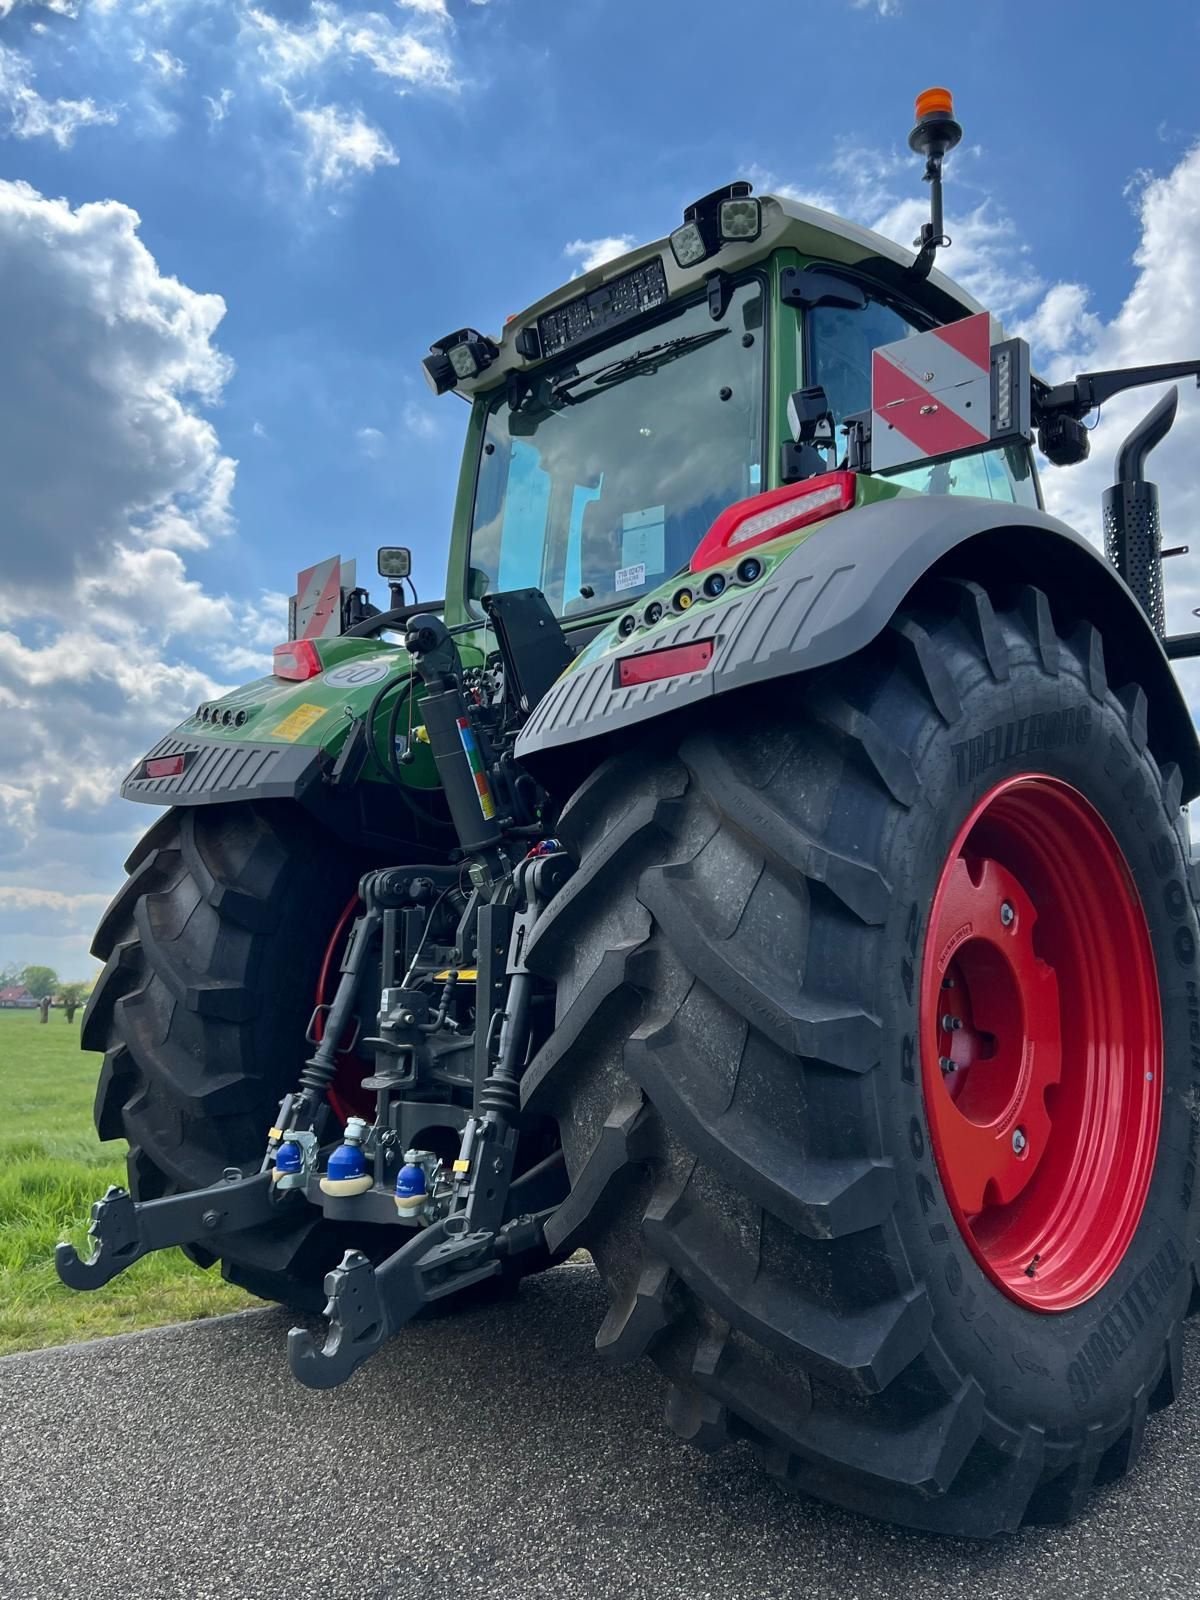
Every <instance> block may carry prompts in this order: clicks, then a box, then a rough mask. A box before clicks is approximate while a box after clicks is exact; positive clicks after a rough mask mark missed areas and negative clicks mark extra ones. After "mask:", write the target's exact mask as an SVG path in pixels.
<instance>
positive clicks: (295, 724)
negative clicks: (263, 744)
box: [269, 706, 329, 740]
mask: <svg viewBox="0 0 1200 1600" xmlns="http://www.w3.org/2000/svg"><path fill="white" fill-rule="evenodd" d="M328 709H329V707H328V706H297V707H296V709H295V710H294V711H289V713H288V714H287V716H286V717H284V719H283V721H282V722H277V723H276V724H275V726H274V727H273V728H271V729H270V730H269V731H270V734H271V736H272V738H275V739H289V740H296V739H298V738H299V737H300V735H301V734H302V733H307V732H308V730H309V729H310V728H311V727H312V725H313V723H314V722H320V720H321V718H322V717H323V716H324V715H325V713H326V711H328Z"/></svg>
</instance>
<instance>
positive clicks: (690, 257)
mask: <svg viewBox="0 0 1200 1600" xmlns="http://www.w3.org/2000/svg"><path fill="white" fill-rule="evenodd" d="M761 232H762V206H761V204H760V203H759V201H757V200H753V199H751V186H750V184H748V183H746V182H745V180H742V181H740V182H738V183H730V184H727V185H726V187H725V188H724V189H714V190H713V192H712V194H706V195H704V196H703V197H702V198H701V199H699V200H697V201H695V202H694V203H693V204H692V205H690V206H688V208H687V210H686V211H685V212H684V213H683V223H682V226H680V227H678V228H676V229H675V231H674V233H673V234H672V235H671V254H672V255H673V256H674V257H675V260H676V261H677V262H678V264H679V265H680V266H681V267H694V266H695V265H696V263H697V262H698V261H704V260H706V259H707V258H708V257H709V256H711V255H715V254H716V252H717V251H718V250H719V249H720V248H721V246H722V245H723V244H730V243H732V242H733V241H734V240H743V241H745V240H750V239H757V238H758V236H759V234H760V233H761Z"/></svg>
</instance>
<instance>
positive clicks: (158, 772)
mask: <svg viewBox="0 0 1200 1600" xmlns="http://www.w3.org/2000/svg"><path fill="white" fill-rule="evenodd" d="M183 768H184V758H183V757H182V756H154V757H153V758H152V759H151V760H149V761H143V763H142V777H143V778H177V777H178V776H179V774H180V773H181V772H182V771H183Z"/></svg>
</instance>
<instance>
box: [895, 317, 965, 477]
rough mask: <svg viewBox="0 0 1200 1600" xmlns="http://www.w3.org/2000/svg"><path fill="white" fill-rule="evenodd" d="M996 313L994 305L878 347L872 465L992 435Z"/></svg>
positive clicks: (941, 452) (950, 450)
mask: <svg viewBox="0 0 1200 1600" xmlns="http://www.w3.org/2000/svg"><path fill="white" fill-rule="evenodd" d="M991 425H992V319H991V316H990V315H989V313H988V312H986V311H980V312H979V313H978V314H977V315H976V316H973V317H965V318H964V319H963V320H962V321H961V322H951V323H949V324H948V325H947V326H946V327H944V328H932V329H931V330H930V331H929V332H928V333H917V334H913V335H912V336H911V337H910V338H907V339H900V340H897V342H896V343H895V344H884V345H880V346H879V347H878V348H877V349H876V350H873V351H872V352H871V469H872V471H874V472H886V471H888V470H889V469H890V468H893V467H906V466H915V465H917V464H918V463H920V462H921V461H924V460H926V459H928V458H929V457H930V456H945V455H952V454H955V453H957V452H960V451H967V450H978V449H980V448H982V447H983V446H986V445H988V444H990V443H991V437H992V435H991Z"/></svg>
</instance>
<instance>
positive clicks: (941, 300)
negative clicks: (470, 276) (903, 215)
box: [458, 194, 986, 394]
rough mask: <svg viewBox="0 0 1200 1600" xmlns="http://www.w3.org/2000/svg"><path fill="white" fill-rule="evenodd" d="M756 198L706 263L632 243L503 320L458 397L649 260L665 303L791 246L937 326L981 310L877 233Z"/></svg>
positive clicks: (801, 206) (779, 198) (524, 363)
mask: <svg viewBox="0 0 1200 1600" xmlns="http://www.w3.org/2000/svg"><path fill="white" fill-rule="evenodd" d="M758 199H759V201H760V203H761V206H762V232H761V233H760V235H759V237H758V238H757V239H754V240H749V241H746V242H745V243H741V242H738V241H734V242H731V243H728V244H725V245H723V246H722V247H721V249H720V250H718V251H717V252H716V253H715V254H713V255H710V256H709V257H708V258H707V259H706V260H704V261H700V262H697V263H696V265H695V266H692V267H680V266H679V265H678V263H677V262H676V260H675V257H674V255H673V254H672V252H671V246H670V240H669V239H668V238H662V239H655V240H654V241H653V242H652V243H650V244H643V245H639V246H638V247H637V248H636V249H635V250H629V251H627V252H626V253H625V254H624V255H621V256H615V257H614V258H613V259H612V260H611V261H606V262H604V263H603V264H602V265H601V266H598V267H593V268H592V270H591V271H590V272H585V273H582V274H581V275H580V276H579V277H577V278H572V279H571V280H570V281H569V282H568V283H565V284H562V285H561V286H560V287H558V288H556V289H554V290H552V291H551V292H550V293H549V294H547V295H543V296H542V298H541V299H540V300H535V301H534V302H533V304H532V305H530V306H527V307H526V308H525V310H524V311H521V312H519V313H518V314H517V315H516V316H513V317H510V318H509V319H508V321H507V322H506V323H505V326H504V331H503V333H502V334H500V335H498V336H496V342H497V344H498V345H499V348H500V354H499V356H498V358H497V359H496V360H495V361H494V362H492V363H491V364H490V365H489V366H488V368H487V369H486V371H484V372H482V373H480V374H479V375H478V376H477V377H475V378H469V379H463V380H461V381H460V382H459V384H458V388H459V390H460V392H466V393H468V394H470V393H473V392H474V391H476V390H479V389H490V388H492V387H493V386H494V384H495V383H496V381H497V379H498V378H501V377H503V376H504V374H505V373H506V372H512V371H518V372H519V371H523V370H526V369H528V368H531V367H536V366H538V365H540V364H541V363H540V361H538V360H529V359H526V358H525V357H524V356H522V355H520V354H519V353H518V351H517V349H516V344H515V341H516V338H517V335H518V334H519V333H520V331H521V330H522V329H523V328H525V327H527V326H528V325H529V324H530V323H534V322H536V320H537V318H538V317H540V316H543V315H545V313H546V312H547V311H551V310H553V309H554V308H555V307H557V306H561V305H565V304H566V303H567V302H569V301H571V300H575V299H577V298H578V297H579V296H580V295H583V294H587V293H588V292H589V291H591V290H593V289H598V288H600V287H601V285H602V284H604V283H607V282H608V281H609V280H610V279H613V278H618V277H620V276H621V275H622V274H623V273H626V272H629V271H630V270H631V269H632V268H634V267H637V266H640V265H641V264H642V263H643V262H646V261H649V260H651V259H652V258H653V257H655V256H657V257H658V258H659V259H660V260H661V261H662V263H663V268H664V270H665V272H666V279H667V293H668V300H669V301H670V300H675V299H677V298H679V297H680V296H681V295H683V294H686V293H689V292H692V291H695V290H696V289H698V288H701V287H703V285H704V282H705V280H706V279H707V278H708V277H710V276H711V274H712V273H713V272H715V271H721V272H727V273H737V272H741V271H743V270H744V269H745V268H747V267H750V266H752V265H754V264H755V263H756V262H759V261H762V260H764V259H765V258H766V257H767V256H769V255H771V254H772V252H774V251H776V250H779V249H788V248H790V249H793V250H796V251H797V252H798V253H799V254H801V255H804V256H810V257H812V258H813V259H815V260H819V261H828V262H831V263H836V264H838V265H841V266H845V267H856V268H860V269H862V270H864V271H869V272H870V273H871V275H872V276H874V277H876V278H878V279H879V280H880V281H881V283H882V284H883V285H884V286H885V287H889V288H891V289H893V290H894V291H895V292H897V293H900V292H903V294H904V296H905V297H906V298H908V299H910V300H912V301H914V302H916V303H917V304H918V305H922V306H924V307H925V309H926V310H928V311H929V312H930V314H931V315H932V316H934V317H935V318H936V320H937V321H939V322H943V323H944V322H954V321H957V320H958V319H959V318H960V317H965V316H970V315H971V314H972V313H973V312H977V311H983V310H985V309H986V308H985V307H984V306H981V305H980V304H979V302H978V301H977V300H975V299H973V298H972V296H971V295H969V294H968V293H967V292H966V290H965V289H962V288H960V287H959V285H958V284H956V283H955V282H954V280H953V279H952V278H948V277H946V275H945V274H944V273H942V272H938V271H937V269H936V268H935V269H934V270H933V271H932V272H930V274H929V276H928V277H927V278H924V279H921V278H917V277H915V276H913V275H912V274H911V273H910V272H909V270H908V269H909V267H910V266H911V264H912V260H913V256H914V253H915V252H914V251H912V250H905V249H903V248H902V247H901V246H900V245H898V244H895V243H894V242H893V241H892V240H891V239H885V238H884V237H883V235H882V234H879V233H874V232H872V230H871V229H870V228H863V227H860V226H859V225H858V223H856V222H849V221H847V220H846V218H845V217H839V216H835V215H834V214H833V212H831V211H822V210H820V209H819V208H818V207H817V206H810V205H806V204H805V203H804V202H803V201H800V200H793V199H791V198H789V197H787V196H784V195H775V194H764V195H759V196H758Z"/></svg>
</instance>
